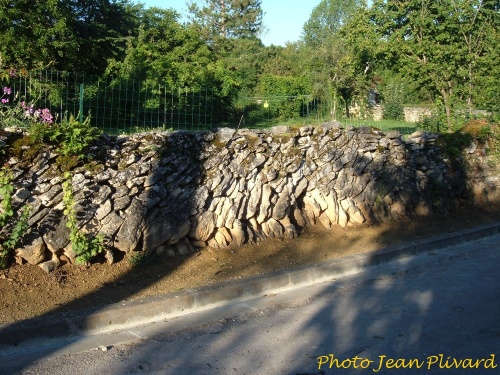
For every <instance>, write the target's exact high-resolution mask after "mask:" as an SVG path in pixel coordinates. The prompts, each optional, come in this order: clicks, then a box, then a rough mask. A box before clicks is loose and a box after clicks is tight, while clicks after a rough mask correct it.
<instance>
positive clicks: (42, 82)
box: [8, 71, 223, 134]
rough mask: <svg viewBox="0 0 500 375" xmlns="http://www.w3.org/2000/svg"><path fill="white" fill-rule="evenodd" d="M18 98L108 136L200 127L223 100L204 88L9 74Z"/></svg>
mask: <svg viewBox="0 0 500 375" xmlns="http://www.w3.org/2000/svg"><path fill="white" fill-rule="evenodd" d="M8 85H9V86H10V87H11V88H12V91H13V92H15V93H16V95H17V96H18V100H19V101H21V100H22V101H26V102H27V103H35V104H36V106H37V107H40V108H42V107H43V108H48V109H50V111H51V112H52V113H53V114H54V115H56V116H57V118H62V117H63V116H65V115H67V114H69V115H73V116H74V117H76V118H79V119H80V121H82V120H83V118H85V117H87V116H89V117H90V121H91V124H92V125H93V126H95V127H98V128H100V129H102V130H103V132H105V133H108V134H119V133H133V132H137V131H141V130H148V129H153V128H165V129H170V128H171V129H174V130H180V129H184V130H195V131H199V130H205V129H210V128H212V127H213V126H214V124H217V123H219V122H221V121H223V116H222V115H223V111H222V108H221V107H222V104H223V103H222V100H221V99H219V98H217V96H216V95H214V93H213V91H212V90H210V89H209V88H196V89H193V88H179V87H168V86H167V85H162V84H154V83H147V82H140V81H136V80H130V79H112V78H109V77H96V76H90V75H83V74H78V73H67V72H58V71H45V72H36V73H31V74H28V75H24V76H17V77H13V78H11V80H10V82H8Z"/></svg>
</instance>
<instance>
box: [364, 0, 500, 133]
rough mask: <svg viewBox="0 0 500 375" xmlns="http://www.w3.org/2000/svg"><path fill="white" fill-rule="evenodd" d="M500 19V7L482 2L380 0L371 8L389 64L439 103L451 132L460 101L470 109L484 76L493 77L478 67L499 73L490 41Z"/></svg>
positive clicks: (492, 2) (495, 45) (478, 0)
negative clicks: (455, 108)
mask: <svg viewBox="0 0 500 375" xmlns="http://www.w3.org/2000/svg"><path fill="white" fill-rule="evenodd" d="M499 17H500V16H499V13H498V2H496V5H495V2H494V1H484V0H473V1H469V0H457V1H424V2H423V1H421V0H409V1H404V2H402V1H397V0H388V1H385V0H376V1H374V2H373V7H372V20H373V21H374V23H375V24H376V26H377V30H378V33H379V38H380V39H382V40H384V41H385V44H384V47H385V49H384V54H383V55H384V57H385V59H386V61H387V64H388V65H389V64H390V65H391V69H393V70H398V71H399V72H400V73H402V74H403V75H405V76H408V77H411V78H412V79H413V80H414V81H415V82H418V83H419V84H420V85H421V86H422V87H428V88H429V89H430V90H431V92H432V94H433V95H434V96H435V97H440V98H441V100H442V103H443V113H444V114H445V116H446V124H447V128H448V131H449V132H452V131H453V129H454V124H453V113H454V111H453V106H454V105H455V104H456V102H457V100H463V99H460V98H464V97H465V98H467V99H466V102H467V105H468V107H469V108H471V106H472V104H473V95H474V92H475V90H474V87H475V86H476V83H477V82H479V81H480V77H481V76H483V74H484V75H486V76H489V77H491V74H490V73H489V72H488V71H487V70H486V69H483V70H481V69H479V67H480V66H482V64H486V65H485V66H488V67H489V68H491V69H494V71H496V72H497V73H498V68H495V67H494V66H495V65H498V64H495V63H493V59H492V57H494V56H495V55H497V54H498V43H496V42H493V40H494V39H492V38H494V35H497V36H498V25H499ZM486 46H488V47H486ZM494 51H496V52H494ZM483 68H484V67H483ZM489 82H490V83H492V81H491V80H489Z"/></svg>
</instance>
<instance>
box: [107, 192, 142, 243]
mask: <svg viewBox="0 0 500 375" xmlns="http://www.w3.org/2000/svg"><path fill="white" fill-rule="evenodd" d="M125 214H126V216H125V220H124V221H123V223H122V225H121V227H120V229H119V230H118V233H117V234H116V237H115V242H114V246H115V247H116V248H117V249H118V250H121V251H124V252H126V253H128V252H131V251H134V250H136V248H137V245H138V244H139V241H140V239H141V237H142V229H143V226H144V218H145V214H146V212H145V209H144V206H143V205H142V204H141V202H140V201H139V200H138V199H137V198H134V199H133V200H132V203H131V204H130V206H129V208H127V210H126V211H125Z"/></svg>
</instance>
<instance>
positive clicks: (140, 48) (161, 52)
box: [107, 7, 212, 87]
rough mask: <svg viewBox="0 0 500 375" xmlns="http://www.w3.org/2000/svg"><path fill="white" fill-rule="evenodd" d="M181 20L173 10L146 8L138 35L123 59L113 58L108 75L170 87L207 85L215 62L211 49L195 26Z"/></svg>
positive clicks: (130, 43)
mask: <svg viewBox="0 0 500 375" xmlns="http://www.w3.org/2000/svg"><path fill="white" fill-rule="evenodd" d="M178 20H179V15H178V14H177V13H176V12H175V11H173V10H168V9H160V8H154V7H153V8H149V9H146V10H144V11H142V12H141V15H140V26H139V28H138V29H139V33H138V35H137V36H132V37H130V38H129V39H128V47H127V50H126V54H125V58H124V59H123V60H116V59H113V60H110V64H109V66H108V69H107V72H108V74H110V75H114V76H116V77H120V78H126V79H135V80H140V81H150V82H155V83H162V84H167V85H168V86H170V87H184V86H186V87H196V86H202V85H204V84H205V83H206V80H207V77H208V75H209V74H210V73H209V69H210V64H211V63H212V57H211V54H210V51H209V49H208V47H207V46H206V44H204V43H203V41H202V40H201V38H200V36H199V34H198V33H197V32H196V30H195V29H194V28H192V27H190V26H185V25H181V24H180V23H179V22H178Z"/></svg>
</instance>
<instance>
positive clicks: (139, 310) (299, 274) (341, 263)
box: [0, 222, 500, 351]
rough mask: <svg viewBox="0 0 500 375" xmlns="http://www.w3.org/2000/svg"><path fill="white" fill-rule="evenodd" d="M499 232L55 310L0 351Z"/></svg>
mask: <svg viewBox="0 0 500 375" xmlns="http://www.w3.org/2000/svg"><path fill="white" fill-rule="evenodd" d="M499 233H500V222H497V223H494V224H489V225H484V226H481V227H477V228H473V229H468V230H464V231H461V232H455V233H451V234H445V235H439V236H436V237H433V238H430V239H423V240H418V241H413V242H410V243H406V244H401V245H396V246H390V247H387V248H385V249H381V250H377V251H374V252H370V253H366V254H360V255H354V256H348V257H344V258H341V259H335V260H331V261H328V262H324V263H321V264H315V265H308V266H304V267H299V268H294V269H291V270H286V271H277V272H273V273H269V274H265V275H257V276H252V277H249V278H245V279H238V280H232V281H229V282H225V283H221V284H217V285H211V286H207V287H202V288H197V289H191V290H185V291H182V292H179V293H172V294H167V295H163V296H156V297H151V298H144V299H139V300H135V301H126V302H122V303H116V304H112V305H109V306H106V307H104V308H94V309H89V310H85V311H80V312H68V313H58V314H53V315H47V316H43V317H39V318H33V319H29V320H26V321H20V322H14V323H9V324H3V325H1V326H0V351H3V350H7V351H8V350H11V349H13V348H14V347H16V346H18V345H21V344H23V345H29V344H30V343H32V344H37V343H40V342H44V341H46V340H49V339H70V338H72V337H78V336H86V335H91V334H97V333H102V332H107V331H112V330H116V329H120V328H126V327H130V326H133V325H137V324H144V323H148V322H153V321H158V320H163V319H169V318H173V317H176V316H180V315H184V314H188V313H192V312H196V311H200V310H204V309H208V308H212V307H216V306H220V305H223V304H225V303H228V302H235V301H238V300H245V299H250V298H255V297H259V296H263V295H266V294H271V293H276V292H279V291H282V290H286V289H290V288H293V287H298V286H304V285H310V284H313V283H317V282H322V281H326V280H329V279H333V278H338V277H340V276H344V275H348V274H352V273H355V272H359V271H362V270H364V269H366V268H368V267H372V266H377V265H380V264H384V263H388V262H392V261H396V260H399V259H403V258H407V257H410V256H414V255H418V254H422V253H427V252H431V251H435V250H440V249H444V248H446V247H449V246H453V245H458V244H462V243H465V242H469V241H474V240H478V239H482V238H486V237H490V236H494V235H496V234H499Z"/></svg>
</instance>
